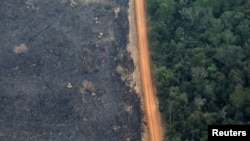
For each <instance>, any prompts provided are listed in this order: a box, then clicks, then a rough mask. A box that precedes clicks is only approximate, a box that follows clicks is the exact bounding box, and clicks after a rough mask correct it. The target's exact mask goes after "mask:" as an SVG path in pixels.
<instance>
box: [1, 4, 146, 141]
mask: <svg viewBox="0 0 250 141" xmlns="http://www.w3.org/2000/svg"><path fill="white" fill-rule="evenodd" d="M127 10H128V0H20V1H13V0H8V1H1V2H0V140H3V141H5V140H6V141H9V140H11V141H12V140H13V141H24V140H27V141H29V140H30V141H129V140H131V141H137V140H138V141H139V140H141V132H142V129H141V116H142V114H141V109H140V99H139V97H138V95H137V94H136V92H135V91H134V89H133V87H131V84H130V75H131V74H132V72H133V71H134V68H135V66H134V63H133V60H132V59H131V57H130V54H129V53H128V51H127V49H126V48H127V44H128V32H129V22H128V16H127V14H128V13H127Z"/></svg>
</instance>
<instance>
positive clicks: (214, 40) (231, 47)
mask: <svg viewBox="0 0 250 141" xmlns="http://www.w3.org/2000/svg"><path fill="white" fill-rule="evenodd" d="M146 1H147V11H148V15H149V28H150V29H149V33H148V34H149V35H148V36H149V40H150V49H151V52H152V53H151V58H152V61H153V66H154V68H153V72H154V76H155V81H156V85H157V92H158V93H157V94H158V97H159V101H160V111H161V113H162V117H163V119H164V120H165V123H166V129H167V131H166V132H167V133H166V139H167V140H168V141H177V140H182V141H184V140H186V141H191V140H201V141H202V140H207V125H208V124H249V118H250V114H249V113H250V110H249V109H250V90H249V89H250V60H249V58H250V20H249V19H250V10H249V7H250V1H249V0H237V1H235V0H219V1H218V0H146Z"/></svg>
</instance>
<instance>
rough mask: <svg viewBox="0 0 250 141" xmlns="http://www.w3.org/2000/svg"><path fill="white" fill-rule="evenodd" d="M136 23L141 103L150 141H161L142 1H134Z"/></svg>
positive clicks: (161, 134)
mask: <svg viewBox="0 0 250 141" xmlns="http://www.w3.org/2000/svg"><path fill="white" fill-rule="evenodd" d="M135 9H136V22H137V32H138V33H137V34H138V46H139V56H140V57H139V61H140V71H141V79H142V88H143V93H144V94H143V101H144V106H145V113H146V121H147V126H148V129H149V138H150V141H162V140H163V131H162V130H163V129H162V125H161V118H160V113H159V111H158V105H157V99H156V95H155V93H154V87H153V84H152V76H151V70H150V59H149V50H148V40H147V28H146V15H145V9H144V0H135Z"/></svg>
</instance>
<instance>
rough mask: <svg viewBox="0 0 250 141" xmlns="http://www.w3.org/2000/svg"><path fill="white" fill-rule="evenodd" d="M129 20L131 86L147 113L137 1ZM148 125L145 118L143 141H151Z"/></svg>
mask: <svg viewBox="0 0 250 141" xmlns="http://www.w3.org/2000/svg"><path fill="white" fill-rule="evenodd" d="M128 16H129V17H128V18H129V26H130V28H129V43H128V47H127V50H128V52H129V53H131V56H132V58H133V61H134V64H135V66H136V67H135V71H134V72H133V73H132V81H131V82H132V83H131V84H130V86H131V87H133V88H134V89H135V91H136V93H137V94H138V95H139V96H140V99H141V108H142V110H143V112H144V113H145V108H144V107H145V106H144V102H143V94H142V87H141V85H142V84H141V77H140V67H139V66H140V64H139V56H138V41H137V29H136V15H135V1H134V0H130V1H129V9H128ZM145 123H146V116H145V115H144V116H143V123H142V126H143V131H144V132H143V134H142V141H150V140H149V132H148V127H147V125H146V124H145Z"/></svg>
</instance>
